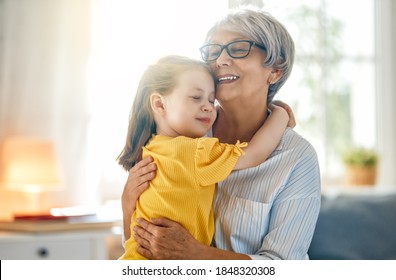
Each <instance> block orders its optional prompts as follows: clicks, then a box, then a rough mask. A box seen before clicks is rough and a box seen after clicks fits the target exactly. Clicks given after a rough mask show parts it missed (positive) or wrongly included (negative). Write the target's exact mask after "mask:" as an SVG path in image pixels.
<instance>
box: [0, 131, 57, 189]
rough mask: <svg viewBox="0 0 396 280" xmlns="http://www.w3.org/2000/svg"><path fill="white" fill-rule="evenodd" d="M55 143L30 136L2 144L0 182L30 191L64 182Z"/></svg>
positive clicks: (0, 183) (6, 186) (13, 187)
mask: <svg viewBox="0 0 396 280" xmlns="http://www.w3.org/2000/svg"><path fill="white" fill-rule="evenodd" d="M59 175H60V174H59V166H58V163H57V160H56V156H55V149H54V146H53V143H52V142H51V141H47V140H37V139H29V138H8V139H6V140H4V141H3V145H2V146H1V147H0V185H1V186H2V187H5V188H7V189H12V190H17V191H25V192H26V191H27V192H42V191H50V190H54V189H56V188H58V186H59V184H60V176H59Z"/></svg>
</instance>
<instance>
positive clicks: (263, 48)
mask: <svg viewBox="0 0 396 280" xmlns="http://www.w3.org/2000/svg"><path fill="white" fill-rule="evenodd" d="M241 42H246V43H249V49H248V51H247V53H246V54H245V55H242V56H235V55H232V54H231V51H230V49H229V46H230V45H232V44H235V43H241ZM210 46H219V47H220V51H219V54H218V56H217V57H216V58H212V59H205V55H204V51H203V48H207V47H210ZM253 46H256V47H258V48H260V49H262V50H264V51H267V48H266V47H264V46H263V45H260V44H257V43H256V42H253V41H250V40H237V41H233V42H230V43H228V44H226V45H220V44H206V45H203V46H202V47H200V48H199V50H200V52H201V57H202V59H203V60H204V61H206V62H210V61H215V60H216V59H218V58H219V57H220V55H221V54H222V52H223V50H224V49H226V51H227V54H228V55H229V56H230V57H232V58H236V59H238V58H245V57H247V56H248V55H249V54H250V50H251V49H252V47H253Z"/></svg>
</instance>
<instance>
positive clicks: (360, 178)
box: [343, 147, 378, 186]
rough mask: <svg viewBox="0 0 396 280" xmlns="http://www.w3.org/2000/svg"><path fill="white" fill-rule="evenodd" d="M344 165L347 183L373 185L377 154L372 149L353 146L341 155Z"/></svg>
mask: <svg viewBox="0 0 396 280" xmlns="http://www.w3.org/2000/svg"><path fill="white" fill-rule="evenodd" d="M343 162H344V164H345V166H346V184H347V185H355V186H356V185H365V186H373V185H375V182H376V178H377V164H378V154H377V152H376V151H375V150H373V149H368V148H363V147H355V148H351V149H349V150H348V151H346V152H345V153H344V155H343Z"/></svg>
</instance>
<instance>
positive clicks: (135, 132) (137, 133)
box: [117, 55, 211, 171]
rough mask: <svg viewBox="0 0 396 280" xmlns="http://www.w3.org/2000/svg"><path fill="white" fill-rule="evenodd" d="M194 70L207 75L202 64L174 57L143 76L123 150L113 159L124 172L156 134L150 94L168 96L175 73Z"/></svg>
mask: <svg viewBox="0 0 396 280" xmlns="http://www.w3.org/2000/svg"><path fill="white" fill-rule="evenodd" d="M196 67H203V68H205V69H207V70H208V72H209V73H211V70H210V68H209V67H208V66H207V65H206V64H205V63H204V62H202V61H199V60H195V59H191V58H188V57H184V56H176V55H170V56H165V57H163V58H161V59H160V60H158V61H157V63H155V64H153V65H150V66H149V67H148V68H147V69H146V71H145V72H144V73H143V75H142V78H141V79H140V82H139V85H138V88H137V91H136V95H135V99H134V101H133V105H132V109H131V112H130V117H129V125H128V133H127V137H126V143H125V147H124V148H123V150H122V152H121V153H120V155H119V156H118V158H117V160H118V163H119V164H120V165H122V167H123V168H124V169H125V170H127V171H129V169H131V168H132V167H133V166H134V165H135V164H136V163H137V162H138V161H139V160H140V159H141V155H142V154H141V153H142V147H143V146H144V145H146V144H147V142H148V141H149V140H150V138H151V137H152V135H153V134H155V133H156V124H155V121H154V115H153V112H152V110H151V106H150V95H151V94H152V93H154V92H155V93H159V94H161V95H163V96H165V95H167V94H169V93H170V92H171V91H172V90H173V89H174V88H175V86H176V84H177V77H178V74H180V73H181V72H184V71H187V70H190V69H193V68H196Z"/></svg>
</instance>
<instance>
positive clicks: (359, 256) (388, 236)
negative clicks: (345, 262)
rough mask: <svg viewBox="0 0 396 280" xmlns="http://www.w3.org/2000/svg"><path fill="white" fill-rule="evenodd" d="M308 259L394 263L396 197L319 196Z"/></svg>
mask: <svg viewBox="0 0 396 280" xmlns="http://www.w3.org/2000/svg"><path fill="white" fill-rule="evenodd" d="M308 254H309V256H310V259H314V260H315V259H326V260H329V259H330V260H336V259H338V260H340V259H354V260H375V259H380V260H385V259H396V193H391V194H381V195H379V194H374V195H358V194H340V195H337V196H328V195H322V206H321V210H320V213H319V218H318V222H317V225H316V228H315V233H314V236H313V239H312V243H311V246H310V249H309V251H308Z"/></svg>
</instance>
